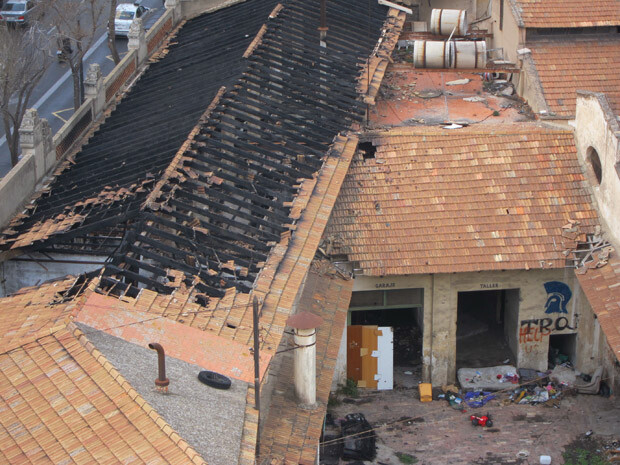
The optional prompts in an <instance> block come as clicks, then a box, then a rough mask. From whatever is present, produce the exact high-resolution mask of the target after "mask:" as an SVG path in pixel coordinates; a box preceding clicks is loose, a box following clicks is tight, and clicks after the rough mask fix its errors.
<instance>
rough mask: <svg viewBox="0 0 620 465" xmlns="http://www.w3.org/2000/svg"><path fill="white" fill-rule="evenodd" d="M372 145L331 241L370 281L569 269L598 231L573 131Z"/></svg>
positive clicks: (428, 132)
mask: <svg viewBox="0 0 620 465" xmlns="http://www.w3.org/2000/svg"><path fill="white" fill-rule="evenodd" d="M364 144H365V145H364V146H363V148H365V149H367V150H366V153H365V154H362V153H360V152H361V151H360V152H358V154H356V157H355V158H354V161H353V163H352V164H351V168H350V170H349V173H348V174H347V179H346V181H345V183H344V184H343V187H342V191H341V194H340V196H339V197H338V201H337V203H336V206H335V207H334V212H333V215H332V218H331V220H330V225H329V227H328V229H327V231H326V242H327V243H328V244H327V245H326V247H328V248H329V249H330V251H331V253H333V254H344V255H346V256H348V259H349V260H350V261H352V262H353V263H354V267H356V268H360V269H361V273H362V274H365V275H371V276H380V275H404V274H421V273H450V272H467V271H483V270H503V269H534V268H538V269H540V268H563V267H564V266H565V265H566V259H567V256H565V254H563V251H565V250H573V249H575V248H576V242H575V241H578V240H582V236H585V234H586V233H587V232H593V229H594V226H595V225H596V224H597V222H598V220H597V215H596V212H595V210H594V209H593V207H592V205H591V203H590V194H589V191H588V190H587V188H586V183H585V179H584V176H583V174H582V172H581V168H580V165H579V161H578V158H577V153H576V148H575V145H574V141H573V135H572V133H571V132H570V131H561V130H550V129H545V128H542V127H537V126H535V125H533V124H519V125H497V126H491V125H488V126H476V127H474V126H472V127H467V128H461V129H456V130H449V129H442V128H430V127H429V128H423V127H417V128H416V127H403V128H394V129H391V130H389V131H378V132H376V133H372V134H370V135H369V136H368V141H367V142H365V143H364Z"/></svg>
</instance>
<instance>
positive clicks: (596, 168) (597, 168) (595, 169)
mask: <svg viewBox="0 0 620 465" xmlns="http://www.w3.org/2000/svg"><path fill="white" fill-rule="evenodd" d="M586 154H587V160H588V166H589V168H590V171H591V174H592V175H593V176H594V179H595V180H596V184H597V185H600V184H601V181H602V179H603V167H602V166H601V159H600V158H599V156H598V152H597V151H596V149H595V148H594V147H590V148H589V149H588V151H587V152H586Z"/></svg>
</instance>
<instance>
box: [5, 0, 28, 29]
mask: <svg viewBox="0 0 620 465" xmlns="http://www.w3.org/2000/svg"><path fill="white" fill-rule="evenodd" d="M36 9H37V5H36V4H35V3H34V2H33V1H31V0H9V1H8V2H6V3H5V4H4V6H3V7H2V10H1V11H0V21H6V22H7V23H12V24H15V25H18V24H28V22H30V21H31V20H32V19H33V17H34V14H35V13H36Z"/></svg>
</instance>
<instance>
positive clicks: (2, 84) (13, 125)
mask: <svg viewBox="0 0 620 465" xmlns="http://www.w3.org/2000/svg"><path fill="white" fill-rule="evenodd" d="M50 62H51V54H50V47H49V40H48V38H47V35H46V34H44V33H42V32H41V31H40V30H39V29H38V26H37V25H36V23H35V25H33V26H30V27H28V28H26V29H20V28H13V27H9V26H8V25H7V24H6V23H2V24H0V111H1V112H2V121H3V123H4V131H5V133H6V140H7V144H8V146H9V151H10V153H11V164H12V165H13V166H15V165H16V164H17V162H18V157H19V127H20V126H21V124H22V119H23V117H24V113H25V112H26V110H27V109H28V105H29V103H30V97H31V96H32V91H33V90H34V88H35V87H36V85H37V84H38V83H39V81H40V80H41V78H42V77H43V75H44V74H45V71H46V70H47V68H48V66H49V64H50Z"/></svg>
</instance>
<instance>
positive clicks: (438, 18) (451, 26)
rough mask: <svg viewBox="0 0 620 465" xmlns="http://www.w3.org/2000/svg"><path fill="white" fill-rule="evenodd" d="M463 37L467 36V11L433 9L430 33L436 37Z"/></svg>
mask: <svg viewBox="0 0 620 465" xmlns="http://www.w3.org/2000/svg"><path fill="white" fill-rule="evenodd" d="M452 31H454V35H457V36H464V35H466V34H467V11H465V10H445V9H433V11H432V13H431V32H432V33H433V34H437V35H444V36H449V35H451V34H452Z"/></svg>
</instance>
